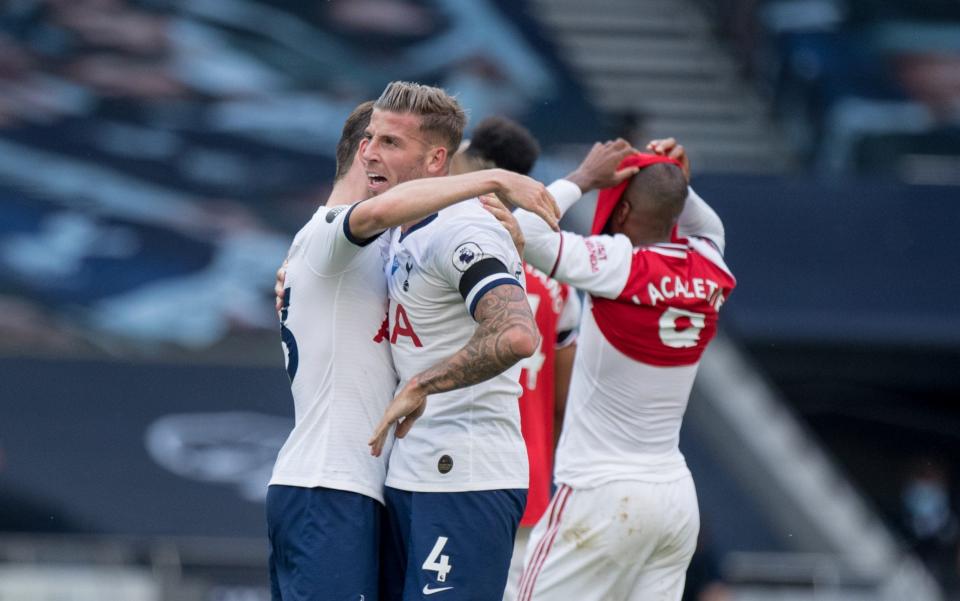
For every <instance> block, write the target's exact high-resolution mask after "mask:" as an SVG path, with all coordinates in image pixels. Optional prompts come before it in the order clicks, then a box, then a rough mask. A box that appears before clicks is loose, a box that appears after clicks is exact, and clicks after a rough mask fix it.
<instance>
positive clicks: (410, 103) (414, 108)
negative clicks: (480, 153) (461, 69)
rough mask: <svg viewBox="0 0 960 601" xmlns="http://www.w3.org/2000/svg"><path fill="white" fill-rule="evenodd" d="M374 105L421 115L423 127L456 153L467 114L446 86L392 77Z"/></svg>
mask: <svg viewBox="0 0 960 601" xmlns="http://www.w3.org/2000/svg"><path fill="white" fill-rule="evenodd" d="M373 108H375V109H379V110H382V111H390V112H392V113H410V114H413V115H417V116H419V117H420V131H422V132H423V133H424V134H425V135H426V136H427V137H428V138H430V139H431V140H435V141H438V142H440V143H441V144H443V145H444V146H445V147H446V148H447V156H448V159H449V157H452V156H453V155H454V153H456V152H457V149H458V148H459V147H460V140H462V139H463V129H464V127H466V125H467V115H466V113H464V111H463V108H462V107H461V106H460V103H459V102H457V99H456V98H454V97H453V96H451V95H449V94H447V92H446V91H445V90H443V89H442V88H435V87H433V86H425V85H423V84H419V83H411V82H408V81H392V82H390V83H389V84H387V87H386V89H384V90H383V94H381V95H380V98H378V99H377V101H376V102H375V103H374V104H373Z"/></svg>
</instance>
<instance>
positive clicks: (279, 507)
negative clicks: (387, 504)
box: [267, 485, 383, 601]
mask: <svg viewBox="0 0 960 601" xmlns="http://www.w3.org/2000/svg"><path fill="white" fill-rule="evenodd" d="M382 513H383V506H382V505H381V504H380V503H379V502H378V501H376V500H375V499H372V498H370V497H368V496H366V495H361V494H359V493H355V492H347V491H343V490H334V489H331V488H301V487H298V486H279V485H273V486H270V487H269V488H268V489H267V532H268V534H269V537H270V590H271V594H272V597H273V601H281V600H282V601H320V600H321V599H322V600H324V601H327V600H330V601H340V600H343V601H358V600H359V599H363V600H364V601H376V600H377V599H378V598H379V597H378V590H377V589H378V581H377V571H378V569H379V551H380V530H381V515H382Z"/></svg>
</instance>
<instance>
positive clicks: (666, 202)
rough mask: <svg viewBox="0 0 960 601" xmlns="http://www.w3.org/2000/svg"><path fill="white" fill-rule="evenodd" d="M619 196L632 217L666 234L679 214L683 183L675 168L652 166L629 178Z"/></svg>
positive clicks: (684, 198)
mask: <svg viewBox="0 0 960 601" xmlns="http://www.w3.org/2000/svg"><path fill="white" fill-rule="evenodd" d="M623 196H624V199H625V200H626V201H627V202H629V203H630V205H631V206H632V207H633V208H634V209H635V210H636V212H635V213H633V214H634V215H636V216H637V217H638V218H642V219H643V220H644V221H645V222H647V223H648V224H650V225H655V226H656V227H658V228H661V229H663V230H664V231H668V232H669V230H670V228H671V227H673V224H674V223H675V222H676V220H677V218H678V217H679V216H680V212H681V211H683V205H684V203H685V201H686V199H687V180H686V178H685V177H684V175H683V171H681V169H680V168H679V167H677V166H676V165H672V164H670V163H655V164H653V165H650V166H648V167H644V168H643V169H641V170H640V171H639V172H638V173H637V174H636V175H634V176H633V181H631V182H630V185H629V186H627V190H626V192H625V193H624V195H623Z"/></svg>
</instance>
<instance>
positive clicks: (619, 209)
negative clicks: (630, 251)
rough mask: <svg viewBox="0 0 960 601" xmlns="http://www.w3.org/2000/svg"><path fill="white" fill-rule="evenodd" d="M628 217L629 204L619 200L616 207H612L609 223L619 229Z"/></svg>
mask: <svg viewBox="0 0 960 601" xmlns="http://www.w3.org/2000/svg"><path fill="white" fill-rule="evenodd" d="M628 217H630V203H629V202H624V201H622V200H621V201H620V202H618V203H617V206H615V207H613V213H612V214H611V215H610V222H609V223H610V224H611V225H616V226H618V227H621V226H623V224H624V223H626V222H627V218H628Z"/></svg>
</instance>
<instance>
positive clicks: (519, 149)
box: [466, 117, 540, 175]
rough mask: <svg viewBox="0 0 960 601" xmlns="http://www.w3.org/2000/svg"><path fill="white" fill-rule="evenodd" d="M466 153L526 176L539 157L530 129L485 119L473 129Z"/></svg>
mask: <svg viewBox="0 0 960 601" xmlns="http://www.w3.org/2000/svg"><path fill="white" fill-rule="evenodd" d="M466 154H467V155H468V156H474V157H478V158H480V159H483V160H486V161H490V162H491V163H493V164H494V165H496V166H497V167H500V168H501V169H506V170H508V171H515V172H517V173H521V174H523V175H527V174H528V173H530V170H531V169H533V165H534V163H536V162H537V158H538V157H539V156H540V144H538V143H537V139H536V138H534V137H533V134H531V133H530V130H528V129H527V128H526V127H524V126H522V125H520V124H519V123H517V122H516V121H514V120H512V119H507V118H506V117H487V118H486V119H484V120H483V121H481V122H480V123H478V124H477V126H476V127H475V128H474V130H473V135H472V136H471V137H470V146H468V147H467V150H466Z"/></svg>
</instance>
